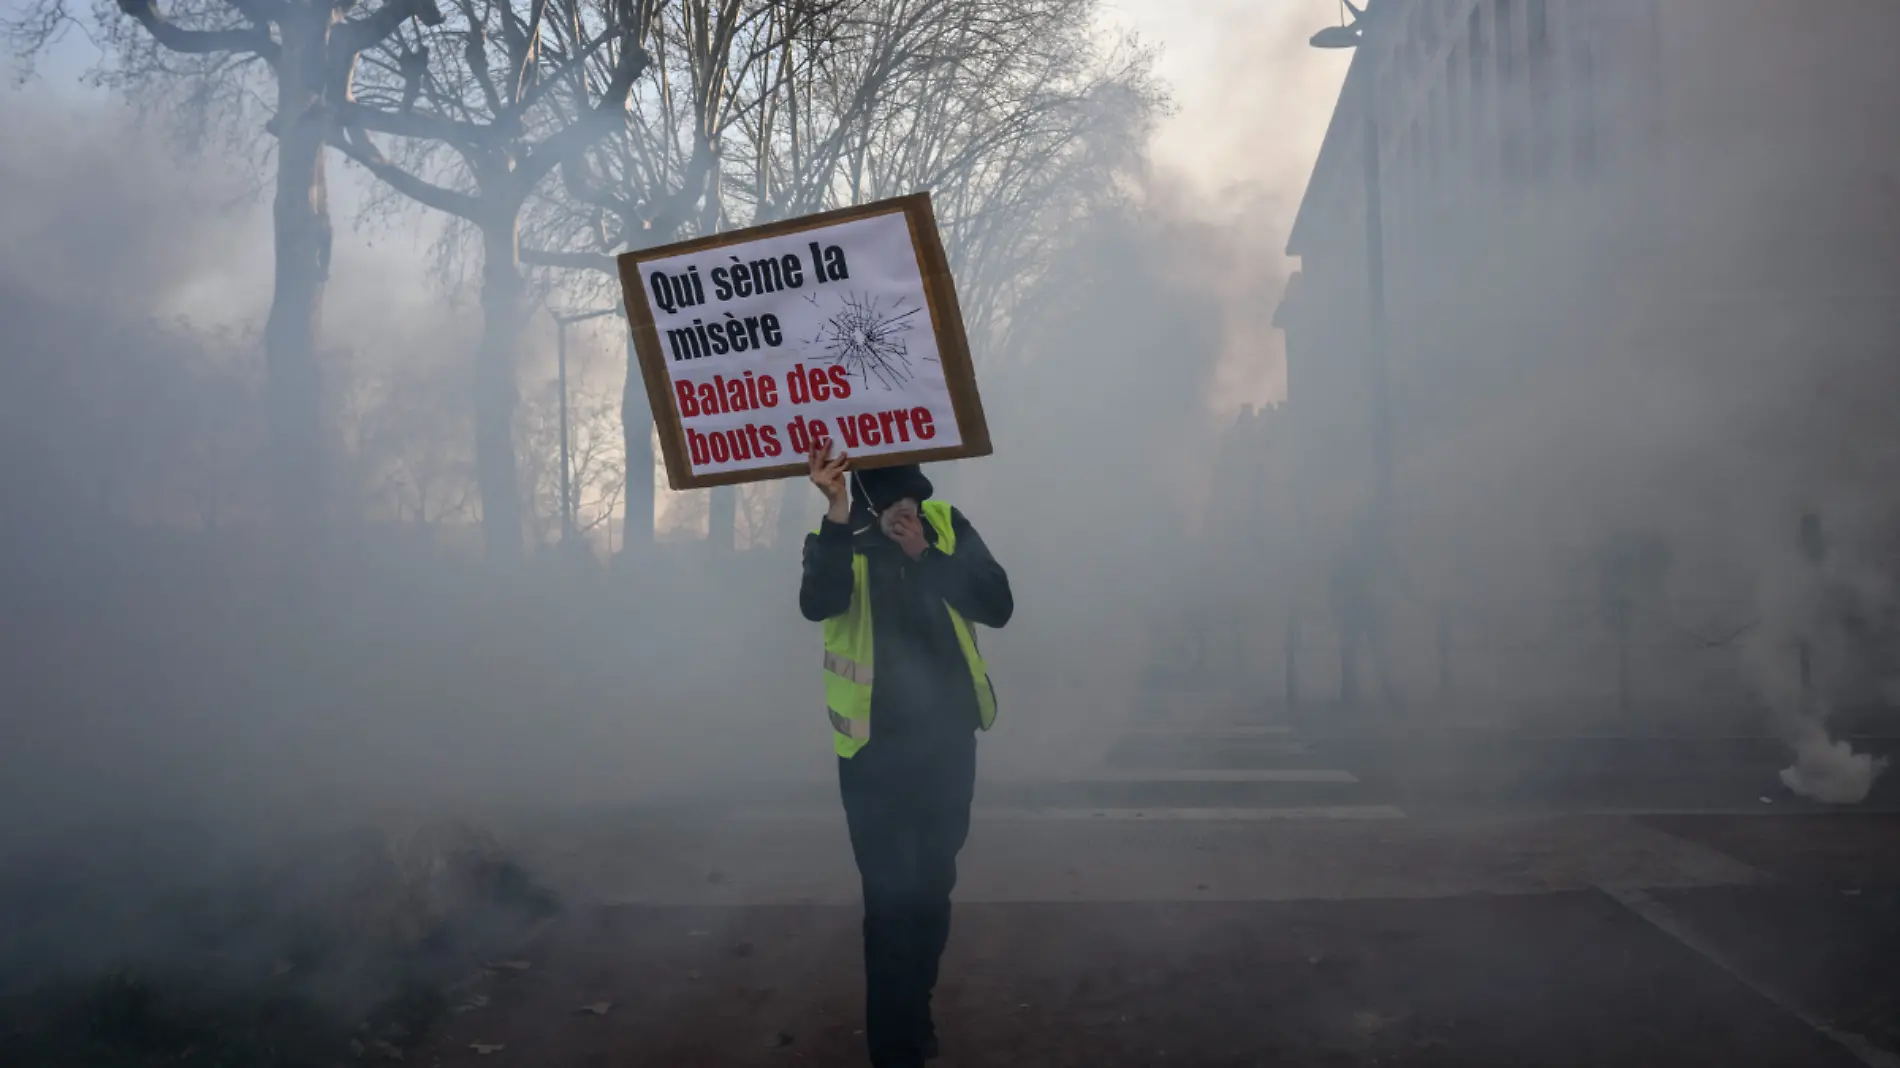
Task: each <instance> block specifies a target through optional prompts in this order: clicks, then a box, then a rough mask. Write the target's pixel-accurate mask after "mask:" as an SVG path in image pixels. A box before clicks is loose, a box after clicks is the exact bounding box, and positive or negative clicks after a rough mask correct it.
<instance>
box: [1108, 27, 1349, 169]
mask: <svg viewBox="0 0 1900 1068" xmlns="http://www.w3.org/2000/svg"><path fill="white" fill-rule="evenodd" d="M1103 6H1104V9H1105V14H1106V16H1107V20H1108V22H1109V24H1110V26H1111V28H1117V29H1125V30H1132V31H1133V32H1135V33H1136V34H1138V35H1140V37H1141V38H1142V39H1143V40H1144V41H1146V42H1148V43H1150V44H1152V45H1155V46H1157V47H1158V49H1159V51H1160V56H1159V60H1158V62H1157V73H1158V74H1160V76H1161V78H1162V80H1163V81H1164V82H1166V83H1167V84H1168V86H1169V87H1170V89H1171V91H1172V93H1173V96H1174V101H1175V105H1176V108H1177V110H1176V114H1175V115H1174V116H1173V117H1172V118H1171V119H1169V120H1168V121H1167V122H1166V124H1165V125H1164V126H1163V127H1162V129H1161V130H1160V131H1159V135H1158V137H1157V140H1156V144H1155V146H1154V147H1155V160H1156V162H1157V163H1158V164H1161V165H1163V166H1167V167H1170V168H1172V169H1177V170H1178V171H1179V172H1180V173H1181V174H1183V175H1184V176H1185V177H1187V178H1189V179H1190V180H1191V181H1193V182H1194V184H1195V185H1196V186H1197V187H1198V188H1199V189H1200V191H1202V192H1204V193H1210V194H1217V193H1219V192H1220V191H1222V190H1223V189H1224V188H1225V187H1227V186H1228V185H1231V184H1233V183H1236V182H1255V183H1261V184H1265V185H1270V186H1274V187H1278V188H1280V189H1287V190H1289V191H1294V192H1297V189H1298V188H1299V187H1303V186H1304V184H1305V179H1306V174H1307V172H1308V171H1309V170H1310V169H1311V167H1312V161H1313V158H1314V157H1315V156H1316V155H1317V154H1318V152H1319V142H1320V139H1321V137H1323V136H1324V134H1325V132H1326V120H1327V118H1328V116H1330V115H1331V114H1332V109H1333V101H1334V99H1335V98H1336V97H1337V96H1338V95H1339V84H1340V81H1341V80H1342V79H1343V78H1344V77H1345V72H1346V64H1347V62H1348V61H1349V60H1350V53H1342V52H1322V51H1319V50H1317V49H1313V48H1310V47H1308V46H1307V45H1306V39H1307V38H1308V37H1309V36H1311V35H1312V33H1313V31H1314V30H1317V29H1319V28H1320V27H1321V26H1325V25H1328V24H1330V23H1334V22H1337V21H1338V18H1339V5H1338V2H1337V0H1104V4H1103Z"/></svg>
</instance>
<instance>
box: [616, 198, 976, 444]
mask: <svg viewBox="0 0 1900 1068" xmlns="http://www.w3.org/2000/svg"><path fill="white" fill-rule="evenodd" d="M638 271H639V281H640V285H641V291H642V295H643V296H644V298H645V302H646V304H647V307H648V308H649V310H650V311H651V313H652V322H653V329H654V334H655V335H656V336H657V340H658V347H659V352H660V354H661V357H662V361H661V362H662V363H663V365H664V367H665V370H666V381H665V385H666V389H667V395H668V399H669V400H670V402H671V403H672V405H673V406H674V410H675V411H676V412H677V415H678V423H679V430H680V436H681V441H680V442H679V443H678V444H679V446H680V447H681V448H682V450H683V452H684V455H685V459H686V462H687V467H688V470H689V472H690V478H692V479H698V478H702V477H705V476H709V475H721V474H726V473H730V472H740V471H749V470H754V469H770V468H781V469H782V468H784V467H785V466H786V465H787V464H789V463H795V462H802V459H803V456H804V454H805V452H806V451H807V450H808V449H809V448H811V446H812V445H813V444H814V443H815V442H822V441H824V440H826V439H829V440H831V441H833V442H835V443H836V444H837V447H838V448H840V449H842V450H843V451H844V452H846V453H848V454H850V455H851V456H854V457H875V456H881V455H888V454H894V453H914V452H918V451H922V450H932V451H934V450H939V449H954V448H957V447H958V446H960V445H961V444H962V443H963V442H962V438H961V435H960V431H959V428H958V424H957V419H956V414H955V410H954V407H953V404H952V397H951V390H950V388H949V385H948V381H947V379H946V377H945V373H944V365H943V360H942V358H941V356H940V353H939V351H938V336H937V335H938V330H937V328H938V324H937V323H935V322H934V321H933V320H932V318H931V313H930V301H929V296H928V294H927V293H926V290H925V286H924V278H923V273H922V271H921V269H920V267H919V258H918V254H917V249H916V248H915V246H914V245H913V241H912V230H911V226H910V224H909V221H908V218H907V216H906V214H905V213H904V212H902V211H891V212H886V213H884V214H879V215H872V216H869V217H866V218H855V219H850V220H847V221H842V222H837V223H833V224H830V225H826V226H820V227H815V228H811V229H805V230H801V231H797V232H793V233H787V234H782V235H778V236H770V237H763V238H759V239H756V240H750V241H741V242H738V243H733V244H726V245H722V246H720V247H717V248H709V249H701V250H697V251H693V252H688V253H684V254H681V255H675V256H669V257H666V258H663V259H640V260H639V261H638ZM631 298H632V295H631V294H629V299H630V300H631Z"/></svg>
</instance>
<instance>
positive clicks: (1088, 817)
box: [974, 805, 1406, 823]
mask: <svg viewBox="0 0 1900 1068" xmlns="http://www.w3.org/2000/svg"><path fill="white" fill-rule="evenodd" d="M974 816H975V818H976V819H979V820H990V821H996V822H1005V821H1007V822H1027V823H1041V822H1060V821H1069V822H1074V821H1083V822H1090V821H1100V822H1103V823H1177V822H1179V823H1197V822H1206V823H1219V822H1229V821H1231V822H1240V823H1261V822H1269V821H1280V820H1402V819H1405V818H1406V816H1405V812H1404V811H1403V810H1402V809H1398V808H1394V807H1393V806H1391V805H1293V806H1288V807H1285V808H1041V809H1013V810H1012V809H992V810H990V811H988V812H985V811H983V810H981V809H979V810H977V811H976V812H975V813H974Z"/></svg>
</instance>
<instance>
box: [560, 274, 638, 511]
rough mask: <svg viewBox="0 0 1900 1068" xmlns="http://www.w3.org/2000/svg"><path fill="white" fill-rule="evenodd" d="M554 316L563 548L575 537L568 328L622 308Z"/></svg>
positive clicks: (615, 312)
mask: <svg viewBox="0 0 1900 1068" xmlns="http://www.w3.org/2000/svg"><path fill="white" fill-rule="evenodd" d="M548 314H549V315H551V316H553V317H554V365H555V377H556V378H557V379H558V380H559V386H558V388H559V390H560V393H561V545H562V547H563V548H565V547H567V546H568V544H569V543H570V542H571V541H573V538H574V504H575V502H574V466H573V461H572V456H573V452H572V450H571V448H570V447H569V441H570V438H569V436H568V432H567V328H568V327H570V326H572V325H574V324H575V323H584V322H586V321H587V320H589V319H598V318H600V317H601V316H603V315H618V314H620V309H619V308H598V309H596V310H594V311H586V312H571V313H569V314H567V315H562V314H561V313H560V312H557V311H555V310H553V309H552V308H550V309H548Z"/></svg>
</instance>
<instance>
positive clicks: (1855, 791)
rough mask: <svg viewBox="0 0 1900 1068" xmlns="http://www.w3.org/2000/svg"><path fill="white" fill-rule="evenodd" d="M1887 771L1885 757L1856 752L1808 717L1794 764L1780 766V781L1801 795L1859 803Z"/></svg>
mask: <svg viewBox="0 0 1900 1068" xmlns="http://www.w3.org/2000/svg"><path fill="white" fill-rule="evenodd" d="M1886 770H1887V760H1886V758H1885V757H1881V758H1879V759H1875V757H1874V756H1873V754H1871V753H1856V752H1854V749H1853V747H1852V746H1850V745H1849V744H1847V742H1846V741H1844V740H1837V739H1832V738H1829V737H1828V734H1827V727H1826V726H1825V725H1823V724H1821V723H1819V722H1817V721H1814V720H1809V721H1808V722H1807V723H1806V724H1805V725H1804V727H1803V729H1802V732H1801V737H1800V739H1799V740H1798V741H1797V742H1796V743H1795V748H1794V764H1793V765H1792V766H1790V767H1786V768H1783V769H1781V781H1782V783H1783V784H1784V785H1786V786H1787V787H1788V789H1790V790H1793V791H1794V792H1795V793H1797V794H1800V795H1801V796H1802V797H1809V798H1813V799H1814V800H1816V801H1820V802H1822V803H1824V804H1829V805H1857V804H1859V803H1861V802H1862V801H1865V800H1866V799H1867V794H1868V793H1869V792H1870V791H1872V790H1873V788H1874V782H1875V780H1877V779H1879V778H1880V773H1881V772H1883V771H1886Z"/></svg>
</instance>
